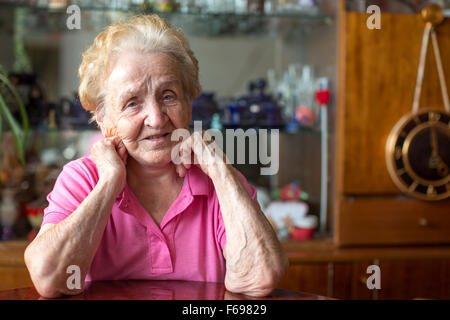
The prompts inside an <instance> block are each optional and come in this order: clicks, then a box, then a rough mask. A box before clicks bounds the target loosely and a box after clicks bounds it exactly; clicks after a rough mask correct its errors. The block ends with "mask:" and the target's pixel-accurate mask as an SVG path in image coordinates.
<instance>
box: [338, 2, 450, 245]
mask: <svg viewBox="0 0 450 320" xmlns="http://www.w3.org/2000/svg"><path fill="white" fill-rule="evenodd" d="M344 2H345V1H343V0H342V1H341V7H340V9H339V40H338V90H337V92H338V99H337V120H336V138H337V140H336V157H335V159H336V162H335V174H336V176H335V178H336V179H335V182H336V185H335V201H336V203H335V205H334V214H333V218H334V221H333V222H334V230H333V236H334V240H335V243H336V244H337V245H340V246H351V245H367V244H370V245H374V244H425V243H450V216H449V212H450V210H449V208H450V199H447V200H443V201H439V202H427V201H422V200H416V199H413V198H410V197H406V196H404V195H402V194H401V192H400V190H399V189H398V188H397V187H396V186H395V185H394V183H393V182H392V180H391V178H390V176H389V174H388V170H387V166H386V161H385V145H386V140H387V137H388V135H389V133H390V131H391V130H392V128H393V127H394V125H395V123H396V122H397V121H398V120H399V119H400V118H401V117H402V116H403V115H405V114H407V113H408V112H410V111H411V109H412V103H413V96H414V88H415V82H416V77H417V67H418V62H419V53H420V48H421V42H422V34H423V30H424V23H423V20H422V18H421V16H420V15H418V14H417V15H413V14H389V13H382V14H381V29H380V30H376V29H375V30H371V29H369V28H367V25H366V23H367V19H368V17H369V15H367V14H365V13H356V12H347V11H345V6H344ZM437 37H438V41H439V46H440V50H441V56H442V57H443V59H442V60H443V65H444V66H443V67H444V71H445V74H446V78H447V83H449V82H450V59H448V56H449V55H448V53H449V52H450V19H446V20H445V21H444V23H443V24H441V25H440V26H439V27H438V29H437ZM420 106H421V107H428V108H435V109H439V110H443V109H444V106H443V101H442V95H441V90H440V87H439V80H438V74H437V69H436V63H435V58H434V55H433V53H432V50H431V44H430V48H429V50H428V57H427V63H426V71H425V75H424V82H423V88H422V95H421V102H420Z"/></svg>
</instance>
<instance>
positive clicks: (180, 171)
mask: <svg viewBox="0 0 450 320" xmlns="http://www.w3.org/2000/svg"><path fill="white" fill-rule="evenodd" d="M175 170H176V172H177V174H178V176H179V177H180V178H184V177H185V176H186V173H187V169H186V168H185V167H184V165H175Z"/></svg>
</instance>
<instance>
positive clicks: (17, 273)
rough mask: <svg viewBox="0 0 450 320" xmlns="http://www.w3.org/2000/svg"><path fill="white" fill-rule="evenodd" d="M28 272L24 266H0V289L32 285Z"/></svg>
mask: <svg viewBox="0 0 450 320" xmlns="http://www.w3.org/2000/svg"><path fill="white" fill-rule="evenodd" d="M32 285H33V283H32V282H31V278H30V274H29V273H28V270H27V268H25V267H0V290H6V289H15V288H22V287H28V286H32Z"/></svg>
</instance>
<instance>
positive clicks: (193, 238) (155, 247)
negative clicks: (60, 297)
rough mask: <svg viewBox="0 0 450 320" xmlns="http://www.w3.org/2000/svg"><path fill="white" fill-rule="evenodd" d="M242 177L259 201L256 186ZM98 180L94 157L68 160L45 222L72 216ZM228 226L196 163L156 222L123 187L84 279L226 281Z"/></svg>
mask: <svg viewBox="0 0 450 320" xmlns="http://www.w3.org/2000/svg"><path fill="white" fill-rule="evenodd" d="M239 176H240V177H241V179H242V182H243V183H244V186H245V187H246V189H247V191H248V192H249V194H250V196H251V197H252V199H253V200H254V201H256V190H255V188H254V187H252V186H251V185H249V184H248V183H247V181H246V180H245V178H244V177H243V176H242V174H240V173H239ZM97 181H98V173H97V168H96V166H95V163H94V161H93V160H92V158H91V157H90V156H87V157H83V158H80V159H77V160H75V161H72V162H70V163H68V164H66V165H65V166H64V168H63V170H62V172H61V174H60V175H59V177H58V179H57V181H56V183H55V186H54V189H53V191H52V192H51V193H50V194H49V195H48V197H47V200H48V202H49V206H48V207H47V208H46V209H45V211H44V220H43V222H42V225H44V224H46V223H58V222H60V221H62V220H64V219H65V218H66V217H67V216H69V215H70V214H71V213H72V212H73V211H74V210H75V209H76V208H77V207H78V206H79V205H80V203H81V202H82V201H83V200H84V198H86V196H87V195H88V194H89V193H90V192H91V190H92V189H93V188H94V186H95V185H96V183H97ZM225 241H226V237H225V227H224V223H223V220H222V214H221V211H220V206H219V201H218V199H217V195H216V192H215V189H214V185H213V183H212V181H211V179H210V178H209V177H208V176H207V175H205V174H204V173H203V172H202V171H201V169H199V168H198V167H192V168H191V169H190V170H189V171H188V173H187V175H186V177H185V179H184V183H183V187H182V189H181V192H180V194H179V196H178V198H177V199H176V200H175V201H174V202H173V203H172V205H171V206H170V208H169V210H168V211H167V213H166V214H165V216H164V218H163V220H162V222H161V225H160V226H158V225H157V224H156V223H155V222H154V220H153V219H152V218H151V216H150V215H149V213H147V211H146V210H145V209H144V208H143V207H142V206H141V205H140V203H139V201H138V200H137V198H136V197H135V195H134V194H133V192H132V191H131V190H130V189H129V188H128V185H126V186H125V188H124V190H123V191H122V192H121V193H120V194H119V196H118V197H117V199H116V201H115V203H114V205H113V208H112V212H111V216H110V218H109V220H108V223H107V225H106V228H105V231H104V233H103V237H102V240H101V243H100V245H99V248H98V250H97V252H96V254H95V257H94V260H93V262H92V265H91V268H90V270H89V272H88V275H87V277H86V281H90V280H119V279H121V280H123V279H153V280H191V281H209V282H223V281H224V278H225V260H224V257H223V254H222V249H223V247H224V245H225Z"/></svg>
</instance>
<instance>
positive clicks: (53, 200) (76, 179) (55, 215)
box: [42, 158, 97, 225]
mask: <svg viewBox="0 0 450 320" xmlns="http://www.w3.org/2000/svg"><path fill="white" fill-rule="evenodd" d="M96 176H97V172H96V169H95V165H94V164H93V162H92V163H90V162H89V160H88V159H87V158H84V159H83V158H82V159H78V160H75V161H72V162H69V163H68V164H66V165H65V166H64V167H63V170H62V171H61V173H60V174H59V176H58V178H57V179H56V182H55V185H54V187H53V190H52V191H51V192H50V193H49V194H48V196H47V201H48V206H47V208H45V210H44V219H43V221H42V225H44V224H46V223H53V224H56V223H59V222H60V221H62V220H64V219H65V218H67V217H68V216H69V215H70V214H71V213H72V212H74V211H75V210H76V209H77V208H78V206H79V205H80V204H81V202H83V200H84V199H85V198H86V197H87V196H88V194H89V193H90V192H91V191H92V189H94V187H95V185H96V183H97V179H96Z"/></svg>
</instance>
